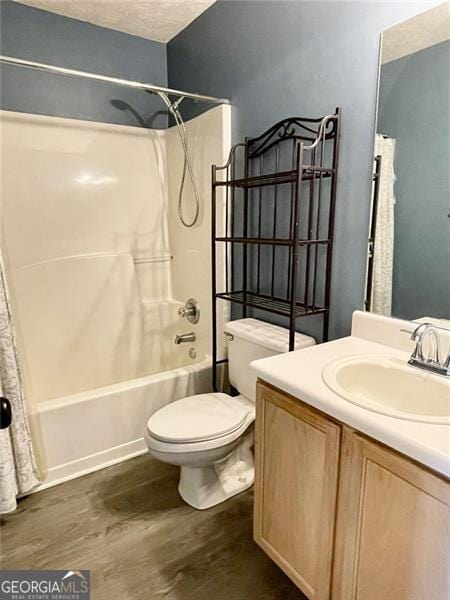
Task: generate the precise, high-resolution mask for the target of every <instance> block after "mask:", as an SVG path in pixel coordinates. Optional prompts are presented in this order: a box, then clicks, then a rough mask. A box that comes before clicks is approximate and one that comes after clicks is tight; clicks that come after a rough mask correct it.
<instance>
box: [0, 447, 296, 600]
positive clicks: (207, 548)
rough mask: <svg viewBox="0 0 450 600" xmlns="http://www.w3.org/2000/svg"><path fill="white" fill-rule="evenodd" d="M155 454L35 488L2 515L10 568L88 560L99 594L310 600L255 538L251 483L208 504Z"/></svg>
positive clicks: (97, 598)
mask: <svg viewBox="0 0 450 600" xmlns="http://www.w3.org/2000/svg"><path fill="white" fill-rule="evenodd" d="M177 483H178V469H177V468H175V467H172V466H170V465H165V464H163V463H160V462H158V461H156V460H154V459H152V458H151V457H150V456H149V455H144V456H140V457H138V458H135V459H132V460H129V461H127V462H124V463H121V464H119V465H115V466H113V467H109V468H108V469H104V470H102V471H98V472H97V473H92V474H91V475H87V476H85V477H82V478H80V479H76V480H73V481H69V482H67V483H64V484H62V485H59V486H56V487H54V488H50V489H48V490H44V491H42V492H39V493H37V494H32V495H31V496H28V497H26V498H23V499H22V500H21V501H20V502H19V507H18V510H17V511H16V512H14V513H11V514H9V515H5V516H3V517H2V521H1V538H0V544H1V548H0V551H1V553H0V566H1V568H3V569H72V570H77V569H90V570H91V580H92V599H93V600H141V599H145V600H160V599H165V600H306V599H305V597H304V596H303V595H302V594H301V593H300V591H299V590H298V589H297V588H296V587H295V586H294V584H293V583H291V581H290V580H289V579H288V578H287V577H286V576H285V575H284V574H283V573H282V572H281V571H280V570H279V569H278V567H276V566H275V564H273V563H272V561H271V560H270V559H269V558H267V556H266V555H265V554H264V553H263V552H262V551H261V550H260V549H259V548H258V546H256V544H255V543H254V542H253V540H252V500H253V498H252V492H251V491H249V492H245V493H244V494H241V495H239V496H236V497H235V498H232V499H231V500H229V501H228V502H226V503H224V504H221V505H219V506H216V507H214V508H212V509H209V510H207V511H197V510H194V509H193V508H191V507H189V506H187V505H186V504H184V503H183V501H182V500H181V499H180V497H179V496H178V493H177Z"/></svg>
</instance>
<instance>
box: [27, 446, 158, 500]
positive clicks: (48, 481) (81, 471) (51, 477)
mask: <svg viewBox="0 0 450 600" xmlns="http://www.w3.org/2000/svg"><path fill="white" fill-rule="evenodd" d="M146 452H147V446H146V444H145V440H144V438H139V439H137V440H133V441H132V442H127V443H126V444H122V445H121V446H115V447H114V448H109V449H108V450H104V451H102V452H97V453H96V454H91V455H90V456H84V457H83V458H80V459H78V460H74V461H72V462H69V463H65V464H63V465H58V466H57V467H52V468H51V469H49V470H48V473H47V477H46V478H45V480H44V481H43V482H42V483H41V484H40V485H39V486H37V487H35V488H34V489H33V490H32V491H31V492H30V493H31V494H34V493H35V492H40V491H42V490H45V489H47V488H50V487H53V486H54V485H59V484H60V483H64V482H65V481H70V480H71V479H76V478H77V477H82V476H83V475H88V474H89V473H93V472H94V471H99V470H100V469H104V468H105V467H110V466H111V465H115V464H117V463H120V462H122V461H124V460H128V459H130V458H134V457H135V456H139V455H141V454H145V453H146Z"/></svg>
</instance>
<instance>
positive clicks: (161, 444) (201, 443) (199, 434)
mask: <svg viewBox="0 0 450 600" xmlns="http://www.w3.org/2000/svg"><path fill="white" fill-rule="evenodd" d="M254 420H255V406H254V404H253V402H251V401H250V400H248V399H247V398H245V397H244V396H235V397H232V396H229V395H227V394H221V393H210V394H198V395H196V396H188V397H186V398H182V399H181V400H176V401H175V402H172V403H171V404H168V405H167V406H165V407H164V408H162V409H160V410H159V411H157V412H156V413H155V414H154V415H152V416H151V417H150V419H149V420H148V422H147V444H148V445H149V447H150V448H152V449H153V450H155V451H159V452H196V451H201V450H210V449H213V448H218V447H220V446H223V445H225V444H229V443H231V442H233V441H234V440H236V439H237V438H239V437H240V436H241V435H242V433H243V432H244V431H245V430H246V429H247V427H248V426H249V425H250V424H251V423H252V422H253V421H254Z"/></svg>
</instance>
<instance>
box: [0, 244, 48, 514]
mask: <svg viewBox="0 0 450 600" xmlns="http://www.w3.org/2000/svg"><path fill="white" fill-rule="evenodd" d="M0 395H1V396H4V397H6V398H8V400H9V401H10V403H11V408H12V422H11V425H10V426H9V428H8V429H0V514H2V513H7V512H11V511H13V510H14V509H15V508H16V506H17V503H16V496H17V494H19V493H25V492H29V491H30V490H31V489H32V488H33V487H35V486H36V485H38V483H39V478H38V471H37V465H36V458H35V455H34V451H33V445H32V441H31V434H30V427H29V423H28V418H27V413H26V408H25V399H24V395H23V387H22V379H21V374H20V368H19V363H18V357H17V347H16V339H15V334H14V326H13V323H12V318H11V310H10V304H9V299H8V289H7V285H6V277H5V270H4V264H3V258H2V255H1V252H0Z"/></svg>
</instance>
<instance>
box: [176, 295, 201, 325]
mask: <svg viewBox="0 0 450 600" xmlns="http://www.w3.org/2000/svg"><path fill="white" fill-rule="evenodd" d="M178 316H179V317H181V318H182V319H183V318H184V317H186V319H187V320H188V321H189V323H193V324H194V325H195V323H198V320H199V319H200V306H199V304H198V302H197V300H196V299H195V298H189V300H188V301H187V302H186V304H185V305H184V306H182V307H181V308H179V309H178Z"/></svg>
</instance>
